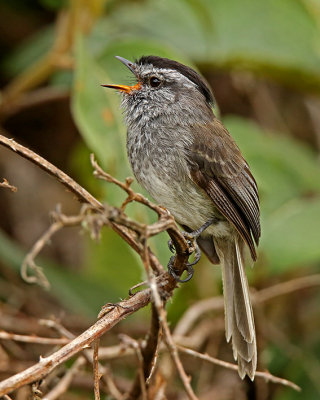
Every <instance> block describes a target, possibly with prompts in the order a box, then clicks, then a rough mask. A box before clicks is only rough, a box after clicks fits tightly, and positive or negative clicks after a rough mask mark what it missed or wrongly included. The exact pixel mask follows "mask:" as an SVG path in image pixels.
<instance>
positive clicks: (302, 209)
mask: <svg viewBox="0 0 320 400" xmlns="http://www.w3.org/2000/svg"><path fill="white" fill-rule="evenodd" d="M319 215H320V198H319V197H318V198H316V199H314V200H313V199H310V200H307V199H295V200H292V201H291V202H288V203H287V204H285V205H284V206H283V207H281V208H279V209H278V210H276V211H275V212H274V213H272V214H271V215H269V216H268V218H265V220H264V224H263V228H264V232H263V235H262V241H261V249H262V250H263V251H264V254H265V257H266V259H267V260H268V261H269V262H268V265H269V269H270V270H271V271H272V272H278V273H281V272H282V271H283V270H285V269H288V268H292V267H299V266H301V265H304V264H311V263H315V262H318V261H319V260H320V246H319V243H320V218H319Z"/></svg>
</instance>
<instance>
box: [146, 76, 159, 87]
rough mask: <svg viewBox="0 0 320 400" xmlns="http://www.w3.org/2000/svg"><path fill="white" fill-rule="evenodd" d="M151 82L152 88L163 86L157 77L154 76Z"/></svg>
mask: <svg viewBox="0 0 320 400" xmlns="http://www.w3.org/2000/svg"><path fill="white" fill-rule="evenodd" d="M149 81H150V86H152V87H154V88H156V87H158V86H160V84H161V80H160V79H159V78H157V77H156V76H152V77H151V78H150V80H149Z"/></svg>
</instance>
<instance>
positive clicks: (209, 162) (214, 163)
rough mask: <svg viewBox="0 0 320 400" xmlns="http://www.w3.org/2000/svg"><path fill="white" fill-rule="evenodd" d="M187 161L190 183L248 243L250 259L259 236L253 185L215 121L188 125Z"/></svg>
mask: <svg viewBox="0 0 320 400" xmlns="http://www.w3.org/2000/svg"><path fill="white" fill-rule="evenodd" d="M192 134H193V137H194V141H193V144H192V145H191V146H190V147H189V148H188V150H187V152H188V163H189V167H190V174H191V177H192V179H193V180H194V182H195V183H196V184H197V185H199V186H200V187H201V188H202V189H204V190H205V192H206V193H207V194H208V196H209V197H210V198H211V199H212V201H213V203H214V205H215V206H216V207H217V209H218V210H219V212H220V213H221V214H222V215H223V216H224V217H225V218H227V220H229V221H230V222H231V223H232V224H233V225H234V227H235V228H236V229H237V231H238V232H239V234H240V235H241V237H242V238H243V239H244V241H245V242H246V243H247V244H248V246H249V249H250V252H251V256H252V258H253V260H255V259H256V250H255V244H254V242H255V243H256V244H258V243H259V237H260V209H259V196H258V189H257V184H256V182H255V180H254V178H253V176H252V174H251V172H250V169H249V166H248V164H247V163H246V161H245V159H244V158H243V157H242V154H241V152H240V150H239V148H238V146H237V145H236V143H235V142H234V140H233V139H232V137H231V136H230V134H229V132H228V131H227V130H226V128H225V127H224V126H223V125H222V124H221V122H220V121H219V120H217V119H216V118H214V120H213V121H212V122H210V123H206V124H203V125H194V126H193V127H192Z"/></svg>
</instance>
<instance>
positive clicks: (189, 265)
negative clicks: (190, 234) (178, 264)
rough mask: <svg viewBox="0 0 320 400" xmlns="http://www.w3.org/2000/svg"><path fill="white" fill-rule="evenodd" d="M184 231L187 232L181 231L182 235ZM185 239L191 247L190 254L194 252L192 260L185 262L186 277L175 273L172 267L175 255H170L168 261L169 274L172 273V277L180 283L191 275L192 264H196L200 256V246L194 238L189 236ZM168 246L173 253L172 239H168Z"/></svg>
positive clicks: (186, 280) (187, 279)
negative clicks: (182, 277) (183, 277)
mask: <svg viewBox="0 0 320 400" xmlns="http://www.w3.org/2000/svg"><path fill="white" fill-rule="evenodd" d="M184 233H187V232H183V235H184ZM187 241H188V245H189V248H190V249H191V252H190V255H191V254H192V253H194V255H195V257H194V260H193V261H192V262H190V263H187V264H186V271H187V273H188V275H187V277H186V278H185V279H180V277H179V276H178V275H177V274H176V272H175V269H174V267H173V265H174V260H175V258H176V255H173V256H171V257H170V260H169V263H168V272H169V274H170V275H172V276H173V277H174V279H175V280H176V281H177V282H180V283H183V282H188V281H189V280H190V279H191V278H192V277H193V274H194V269H193V265H195V264H197V263H198V262H199V260H200V258H201V251H200V247H199V246H198V244H197V241H196V239H195V238H191V239H187ZM168 247H169V249H170V251H171V252H172V253H175V248H174V245H173V243H172V240H169V242H168Z"/></svg>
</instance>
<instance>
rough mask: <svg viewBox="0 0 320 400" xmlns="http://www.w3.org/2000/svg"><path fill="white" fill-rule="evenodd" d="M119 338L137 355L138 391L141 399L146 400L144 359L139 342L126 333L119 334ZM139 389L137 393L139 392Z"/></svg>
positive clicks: (129, 396)
mask: <svg viewBox="0 0 320 400" xmlns="http://www.w3.org/2000/svg"><path fill="white" fill-rule="evenodd" d="M120 339H121V341H122V342H123V343H124V344H125V345H126V346H128V347H131V348H132V349H133V350H134V352H135V354H136V357H137V360H138V365H139V368H138V381H139V385H140V391H141V394H142V399H143V400H147V387H146V382H145V376H144V359H143V356H142V353H141V345H140V343H139V342H137V341H136V340H134V339H133V338H131V337H130V336H128V335H124V334H121V335H120ZM140 391H139V394H140ZM128 399H130V400H131V399H132V397H131V394H129V395H128Z"/></svg>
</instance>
